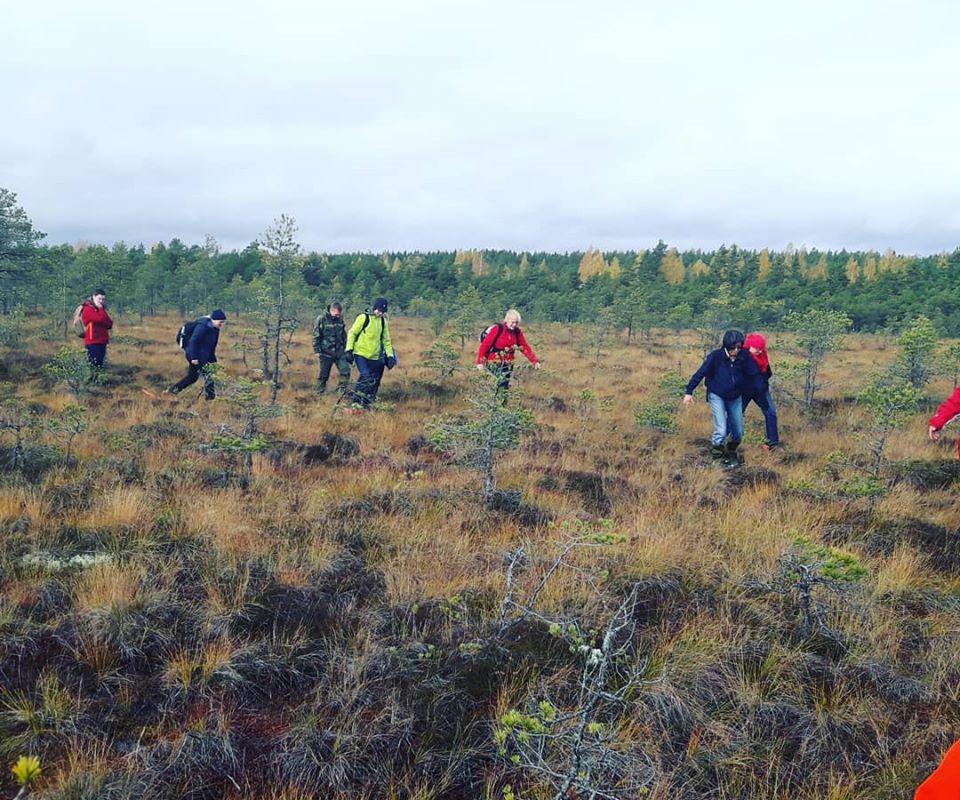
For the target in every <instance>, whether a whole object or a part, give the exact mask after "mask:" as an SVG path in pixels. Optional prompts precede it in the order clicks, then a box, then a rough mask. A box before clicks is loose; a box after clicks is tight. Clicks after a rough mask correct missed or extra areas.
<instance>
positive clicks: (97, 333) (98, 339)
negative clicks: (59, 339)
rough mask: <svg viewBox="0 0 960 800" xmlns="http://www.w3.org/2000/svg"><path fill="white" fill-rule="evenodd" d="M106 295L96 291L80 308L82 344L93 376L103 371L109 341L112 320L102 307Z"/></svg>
mask: <svg viewBox="0 0 960 800" xmlns="http://www.w3.org/2000/svg"><path fill="white" fill-rule="evenodd" d="M106 299H107V293H106V292H105V291H103V289H96V290H94V292H93V295H91V296H90V298H89V299H87V300H84V301H83V303H82V304H81V306H80V320H81V321H82V322H83V344H84V345H85V346H86V348H87V361H89V362H90V367H91V369H92V370H93V372H94V374H96V373H97V372H99V371H100V370H101V369H103V359H104V358H105V357H106V355H107V343H108V342H109V341H110V329H111V328H112V327H113V320H112V319H110V315H109V314H108V313H107V307H106V305H104V303H105V302H106Z"/></svg>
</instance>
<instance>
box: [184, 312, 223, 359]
mask: <svg viewBox="0 0 960 800" xmlns="http://www.w3.org/2000/svg"><path fill="white" fill-rule="evenodd" d="M219 339H220V329H219V328H217V327H215V326H214V324H213V320H211V319H210V317H200V319H199V321H198V322H197V324H196V327H194V329H193V333H192V334H190V341H188V342H187V346H186V347H184V348H183V350H184V353H185V354H186V356H187V361H193V360H194V359H196V360H197V361H199V362H200V365H201V366H203V365H204V364H210V363H216V361H217V342H218V341H219Z"/></svg>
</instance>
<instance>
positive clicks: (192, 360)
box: [190, 358, 200, 366]
mask: <svg viewBox="0 0 960 800" xmlns="http://www.w3.org/2000/svg"><path fill="white" fill-rule="evenodd" d="M190 363H191V364H195V365H197V366H200V359H197V358H191V359H190Z"/></svg>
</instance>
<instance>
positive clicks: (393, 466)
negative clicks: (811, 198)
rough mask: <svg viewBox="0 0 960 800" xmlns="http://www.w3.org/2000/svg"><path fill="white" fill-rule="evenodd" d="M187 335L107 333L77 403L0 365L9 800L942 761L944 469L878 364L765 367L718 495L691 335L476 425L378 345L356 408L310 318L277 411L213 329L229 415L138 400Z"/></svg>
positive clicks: (461, 403) (905, 769)
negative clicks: (778, 448) (678, 383)
mask: <svg viewBox="0 0 960 800" xmlns="http://www.w3.org/2000/svg"><path fill="white" fill-rule="evenodd" d="M179 322H180V317H179V316H171V315H168V316H165V317H157V318H150V319H148V320H146V321H145V322H144V323H140V321H139V319H138V318H137V317H135V316H128V317H124V318H122V322H121V323H118V331H122V334H121V335H119V336H118V337H117V338H116V340H115V342H114V343H113V344H111V346H110V347H111V350H110V354H111V355H110V362H111V363H110V364H109V368H108V370H107V371H106V372H105V373H104V374H103V375H102V377H101V379H100V382H99V383H96V384H92V385H91V384H85V383H80V384H74V383H71V375H72V368H71V367H70V363H69V358H68V354H69V353H71V352H74V355H76V353H75V351H76V350H77V349H78V348H77V347H74V348H73V349H72V350H70V349H68V350H67V351H65V352H64V351H62V350H61V345H60V343H59V342H51V341H44V328H43V325H42V320H41V319H38V318H30V319H28V320H26V321H25V323H24V326H23V328H22V330H21V335H20V338H19V339H18V341H17V343H16V344H14V345H12V346H11V345H8V346H7V348H6V349H5V350H4V353H3V355H4V357H3V362H2V363H3V374H2V383H0V386H2V388H3V404H2V412H0V418H2V421H0V428H2V434H3V438H2V450H0V459H2V464H3V472H2V479H0V526H2V536H0V548H2V550H0V553H2V555H0V685H2V689H0V757H2V758H3V760H4V762H5V763H6V764H8V765H10V766H8V767H5V770H4V771H5V775H4V780H5V781H7V780H9V781H13V779H14V773H13V772H12V771H11V769H10V767H12V766H13V765H14V763H15V762H17V760H18V759H19V758H21V757H23V758H31V757H36V758H39V759H40V772H39V774H38V775H36V776H35V777H33V778H32V779H31V782H30V787H31V788H30V791H31V792H32V793H34V794H36V795H37V796H42V797H49V798H68V797H70V798H94V797H97V798H100V797H117V798H135V797H136V798H140V797H157V798H167V797H169V798H183V797H193V798H205V797H209V798H214V797H262V798H307V797H317V796H322V797H341V798H355V797H371V798H389V797H407V798H422V799H424V800H425V799H426V798H438V799H439V798H473V797H489V798H497V800H500V798H510V797H518V798H519V797H526V798H541V797H590V796H595V797H617V798H631V797H640V796H649V797H659V798H668V797H669V798H673V797H730V798H734V797H752V798H753V797H756V798H771V800H772V799H773V798H788V797H789V798H791V800H795V799H796V798H810V800H813V798H817V799H818V800H819V798H823V797H836V798H841V797H842V798H892V797H903V796H906V795H907V793H908V789H909V787H911V786H914V785H915V784H916V783H917V782H918V781H919V778H920V777H921V776H922V774H923V773H924V771H925V769H928V768H929V765H930V764H932V762H933V761H934V760H935V759H936V758H937V757H938V756H939V754H940V753H941V752H942V750H943V749H944V748H945V746H946V744H947V743H948V742H950V741H952V739H953V738H955V737H956V736H957V735H958V734H960V719H958V717H957V713H956V709H957V707H958V706H957V699H958V698H957V694H956V693H957V686H958V674H957V670H958V666H957V665H958V664H960V638H958V634H960V630H958V627H960V626H958V622H957V620H958V603H960V591H958V589H960V583H958V578H960V545H958V542H960V539H958V537H957V534H956V531H957V528H958V525H960V511H958V509H957V505H956V503H955V499H954V498H955V492H956V482H957V481H958V480H960V469H957V464H956V462H955V461H953V460H952V456H953V453H952V452H951V448H950V447H949V446H948V445H943V446H941V447H939V448H938V447H937V446H936V445H933V444H931V443H929V442H927V441H926V439H925V436H924V434H925V418H926V410H927V409H928V408H929V405H930V402H929V400H926V399H924V398H925V395H924V392H923V391H920V390H912V387H911V384H910V383H909V382H907V381H905V380H897V379H895V378H892V377H891V375H894V374H897V373H898V371H899V369H900V368H899V367H897V366H896V365H897V364H899V363H904V364H905V363H906V362H902V358H905V357H906V352H905V351H904V350H903V349H902V348H899V347H898V346H896V345H895V344H894V343H892V342H889V341H887V340H886V339H884V338H880V337H872V336H866V335H853V336H848V337H847V338H846V339H844V340H843V341H842V342H841V343H840V344H838V345H837V348H836V349H834V350H833V352H831V353H830V354H829V355H828V356H827V357H826V358H825V359H824V361H823V362H822V363H821V365H820V369H819V372H818V379H817V380H818V383H820V384H821V389H820V391H819V392H818V394H817V396H816V397H815V398H814V401H813V405H812V407H811V408H809V409H808V408H807V407H806V406H805V404H804V397H803V394H804V393H803V389H804V373H803V371H802V369H797V370H794V371H793V373H791V372H790V370H786V369H785V370H784V372H785V375H784V377H783V378H782V380H781V384H780V385H781V388H782V389H783V390H784V396H783V398H782V402H781V419H782V421H783V428H784V431H785V436H788V437H789V438H788V443H789V448H788V450H786V451H785V452H783V453H778V454H765V453H763V452H762V451H761V450H760V449H759V443H760V442H761V441H762V425H761V419H760V415H759V414H756V415H755V416H754V417H751V418H749V419H748V421H749V425H748V437H747V444H746V447H747V457H748V463H747V465H746V466H745V467H743V468H741V469H740V470H733V471H723V470H719V469H717V468H716V467H715V466H713V465H712V464H711V463H710V461H709V458H708V456H707V454H706V442H707V436H708V433H709V420H708V419H707V414H706V411H705V407H704V405H703V404H702V403H701V404H699V406H696V407H694V409H691V410H687V411H680V410H679V407H678V405H677V403H676V398H677V394H676V391H675V389H669V388H665V387H669V385H670V378H671V377H674V376H677V377H678V376H681V375H685V374H686V373H688V372H690V371H692V370H693V368H694V367H695V366H696V364H697V363H698V361H699V358H700V347H699V345H698V343H697V339H696V337H695V335H692V334H684V335H682V336H680V337H679V338H677V337H671V345H670V347H669V349H667V348H666V347H663V346H662V345H660V344H658V343H657V341H658V338H659V337H657V338H653V339H650V340H644V341H641V342H639V343H637V344H635V345H627V344H626V342H625V336H626V334H625V332H623V331H620V332H618V333H617V334H616V335H615V336H611V338H610V340H609V345H608V347H609V350H605V351H604V352H606V353H614V352H616V353H617V354H618V355H619V356H620V357H618V358H616V359H608V358H601V359H600V360H599V362H598V364H597V365H595V366H591V367H590V368H586V367H585V366H583V364H584V362H583V358H582V356H580V355H578V354H577V349H576V348H577V346H578V340H577V332H576V331H575V330H571V329H570V328H569V326H566V325H541V326H537V327H536V328H535V329H534V328H531V329H530V335H531V337H533V338H534V340H535V347H536V348H537V351H538V352H540V353H542V354H543V355H544V358H545V363H546V365H547V366H546V367H545V369H544V370H541V371H540V372H538V373H533V372H532V371H529V372H523V371H519V375H518V379H517V381H516V383H517V384H518V385H517V388H516V391H515V392H514V394H513V397H512V398H511V400H510V403H509V404H508V405H507V406H504V407H501V406H499V404H498V403H497V402H496V401H494V402H493V405H491V403H490V402H477V400H478V399H479V398H483V397H484V392H489V391H491V389H490V383H488V382H486V381H485V380H484V376H483V375H480V374H476V373H475V372H473V371H472V370H467V369H466V367H467V366H468V364H467V361H468V353H469V350H465V351H464V353H463V355H462V356H461V357H460V358H459V365H458V366H455V367H454V368H453V369H450V366H449V364H448V366H446V367H444V369H442V370H439V371H438V370H437V369H435V368H434V367H432V366H430V365H429V363H428V362H429V359H427V358H425V355H426V351H427V350H428V349H429V346H430V345H431V344H432V338H431V334H429V332H428V329H427V324H426V323H425V322H424V321H421V320H412V319H395V320H394V327H395V333H394V336H395V339H396V341H397V346H398V349H399V350H400V352H401V353H402V354H403V358H404V364H406V366H405V367H403V368H401V369H400V370H395V371H394V372H393V373H391V374H390V375H389V376H388V378H387V379H386V381H385V383H384V387H383V389H382V394H381V401H380V403H379V408H378V410H376V411H375V412H373V413H371V414H368V415H366V416H364V417H350V416H343V415H342V414H341V413H340V409H341V408H342V404H339V405H338V404H337V401H336V398H335V397H329V396H327V397H324V398H323V399H318V398H317V397H316V396H315V394H314V391H313V382H314V380H315V375H314V371H315V369H316V364H315V361H314V359H313V358H312V354H311V353H310V350H309V331H308V330H307V328H306V327H302V328H300V329H298V330H297V331H295V332H294V333H293V335H292V338H291V339H290V341H289V344H288V345H287V346H286V348H285V352H286V354H287V357H288V358H289V363H288V364H287V366H286V368H285V370H284V373H283V375H284V379H283V381H284V382H283V385H282V387H281V388H280V391H279V396H278V402H277V404H271V403H270V402H269V398H270V394H271V392H272V391H273V384H272V381H264V380H263V376H262V374H260V372H261V371H260V365H256V366H255V365H253V364H251V365H249V366H245V365H244V361H243V351H242V348H241V347H240V346H239V345H240V340H239V337H236V336H235V334H234V332H233V331H230V330H229V328H228V329H227V332H226V333H225V337H224V343H223V345H222V346H221V359H220V360H221V369H220V374H219V375H218V381H219V382H220V385H221V389H222V392H221V394H222V397H223V399H220V400H217V401H215V402H213V403H206V402H205V401H204V400H202V399H195V397H196V395H191V394H188V393H184V394H183V395H182V396H181V397H180V398H179V399H178V400H177V401H174V402H170V403H158V402H157V401H155V400H152V399H150V398H149V397H147V396H146V395H144V394H142V393H141V392H140V389H141V388H146V389H150V390H153V391H156V390H157V389H159V388H162V386H163V385H165V383H166V382H168V381H169V379H170V377H171V376H175V375H176V374H177V373H178V372H179V371H181V370H182V356H181V355H180V354H179V352H178V351H176V349H175V346H174V345H173V344H172V342H171V334H172V332H174V331H175V330H176V327H177V325H178V324H179ZM231 338H232V339H233V341H232V342H231ZM771 339H772V346H771V353H773V354H775V358H777V359H778V361H779V363H781V364H784V365H792V364H802V363H803V361H802V360H803V358H804V357H805V351H804V349H803V347H802V346H801V344H800V343H799V341H798V339H797V338H795V337H794V336H793V335H791V334H781V335H774V336H772V337H771ZM231 344H232V345H233V347H231ZM449 346H450V347H453V348H455V349H456V351H457V352H458V353H459V349H458V348H459V343H458V342H454V343H451V344H450V345H449ZM939 347H940V350H941V351H942V350H943V345H939ZM624 355H625V356H626V357H622V356H624ZM551 362H553V363H555V364H562V365H563V367H562V368H560V367H553V368H551V367H550V363H551ZM445 363H447V362H445ZM775 363H777V362H775ZM81 364H82V360H81ZM45 365H47V366H48V367H49V368H45ZM886 366H889V367H891V368H892V369H891V370H890V371H888V370H887V369H885V367H886ZM571 367H572V368H571ZM594 370H598V372H594ZM791 374H792V377H790V375H791ZM874 378H876V380H874ZM949 384H950V380H949V379H948V378H944V377H937V378H936V379H935V380H934V383H933V384H932V390H933V394H934V395H939V394H942V393H944V392H945V391H946V390H947V389H948V388H949ZM606 387H610V388H606ZM890 387H896V388H895V390H894V389H891V388H890ZM905 387H911V388H910V389H908V388H905ZM928 390H929V389H928ZM511 391H513V390H511ZM665 398H671V399H672V402H671V403H666V402H664V400H665ZM791 398H795V399H791ZM471 401H473V402H471ZM643 407H647V408H650V407H655V408H658V409H659V411H658V414H657V415H651V414H649V413H639V412H638V408H643ZM748 417H749V415H748ZM488 445H489V446H488ZM24 763H26V762H24ZM5 788H7V789H9V790H10V791H11V792H12V791H14V786H13V783H12V782H11V783H10V784H9V785H8V786H5Z"/></svg>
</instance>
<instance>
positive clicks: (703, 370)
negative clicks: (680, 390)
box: [684, 351, 716, 398]
mask: <svg viewBox="0 0 960 800" xmlns="http://www.w3.org/2000/svg"><path fill="white" fill-rule="evenodd" d="M714 352H716V351H714ZM713 358H714V353H710V354H709V355H708V356H707V357H706V358H705V359H703V363H702V364H701V365H700V369H698V370H697V371H696V372H694V373H693V377H691V378H690V380H689V381H688V382H687V388H686V389H685V390H684V396H685V398H686V397H693V393H694V391H696V388H697V386H699V385H700V381H702V380H703V379H704V378H705V377H706V376H707V375H708V374H709V372H710V370H711V368H712V367H713Z"/></svg>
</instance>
